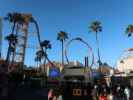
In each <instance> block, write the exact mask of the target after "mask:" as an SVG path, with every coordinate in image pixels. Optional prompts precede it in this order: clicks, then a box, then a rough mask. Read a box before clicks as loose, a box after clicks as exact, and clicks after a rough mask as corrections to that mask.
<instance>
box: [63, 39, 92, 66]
mask: <svg viewBox="0 0 133 100" xmlns="http://www.w3.org/2000/svg"><path fill="white" fill-rule="evenodd" d="M74 41H78V42H81V43H83V44H84V45H86V47H87V48H88V56H89V57H90V59H92V60H91V63H90V65H89V67H90V68H91V67H92V66H93V64H94V54H93V52H92V48H91V46H90V45H89V44H88V43H87V42H86V41H84V40H83V39H82V38H80V37H76V38H73V39H71V40H70V41H68V43H67V44H66V46H65V58H66V61H67V63H68V64H69V63H70V62H69V58H68V56H67V51H68V48H69V45H70V44H71V43H73V42H74Z"/></svg>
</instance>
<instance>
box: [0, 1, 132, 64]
mask: <svg viewBox="0 0 133 100" xmlns="http://www.w3.org/2000/svg"><path fill="white" fill-rule="evenodd" d="M132 4H133V1H132V0H0V16H5V15H6V14H7V13H8V12H24V13H32V15H33V16H34V17H35V18H36V19H37V20H38V23H39V26H40V34H41V39H42V40H44V39H48V40H51V43H52V47H53V48H52V50H49V57H50V59H51V60H54V61H61V44H60V42H59V41H57V40H56V39H57V33H58V32H59V31H60V30H63V31H66V32H68V33H69V39H72V38H74V37H77V36H81V37H82V38H83V39H85V40H86V41H87V42H88V43H89V44H90V45H91V47H92V49H93V52H94V54H95V58H97V54H96V41H95V36H94V34H91V33H89V29H88V26H89V25H90V23H91V22H92V21H94V20H99V21H101V23H102V26H103V31H102V32H101V33H100V34H99V41H100V52H101V58H102V61H103V62H107V63H108V64H110V65H111V66H114V65H115V63H116V61H117V59H119V57H120V56H121V55H122V52H123V51H124V50H125V49H126V48H130V47H133V37H131V38H127V36H126V35H125V34H124V32H125V28H126V27H127V25H128V24H133V13H132V11H133V6H132ZM3 27H4V28H3V34H5V35H6V34H7V33H9V32H10V29H9V24H8V23H7V22H4V25H3ZM3 52H4V53H5V52H6V51H5V49H3ZM87 54H88V52H87V48H85V47H84V46H83V45H82V43H79V42H74V43H73V44H71V45H70V48H69V51H68V55H69V56H70V57H69V58H70V60H80V61H81V62H83V58H84V56H85V55H87Z"/></svg>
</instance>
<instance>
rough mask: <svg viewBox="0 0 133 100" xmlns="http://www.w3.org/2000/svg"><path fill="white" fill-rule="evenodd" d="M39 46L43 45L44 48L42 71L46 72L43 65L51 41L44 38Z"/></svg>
mask: <svg viewBox="0 0 133 100" xmlns="http://www.w3.org/2000/svg"><path fill="white" fill-rule="evenodd" d="M40 44H41V47H43V48H44V53H45V59H44V72H46V71H45V67H46V66H45V65H46V59H47V58H46V56H47V49H51V43H50V41H49V40H44V41H42V42H41V43H40Z"/></svg>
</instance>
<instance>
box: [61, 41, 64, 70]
mask: <svg viewBox="0 0 133 100" xmlns="http://www.w3.org/2000/svg"><path fill="white" fill-rule="evenodd" d="M61 43H62V66H63V67H64V40H62V41H61Z"/></svg>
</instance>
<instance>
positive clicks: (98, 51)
mask: <svg viewBox="0 0 133 100" xmlns="http://www.w3.org/2000/svg"><path fill="white" fill-rule="evenodd" d="M97 35H98V33H97V32H96V43H97V55H98V64H99V68H100V72H101V67H100V66H101V57H100V50H99V41H98V36H97Z"/></svg>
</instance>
